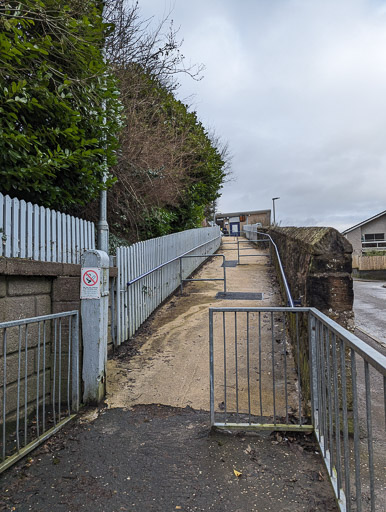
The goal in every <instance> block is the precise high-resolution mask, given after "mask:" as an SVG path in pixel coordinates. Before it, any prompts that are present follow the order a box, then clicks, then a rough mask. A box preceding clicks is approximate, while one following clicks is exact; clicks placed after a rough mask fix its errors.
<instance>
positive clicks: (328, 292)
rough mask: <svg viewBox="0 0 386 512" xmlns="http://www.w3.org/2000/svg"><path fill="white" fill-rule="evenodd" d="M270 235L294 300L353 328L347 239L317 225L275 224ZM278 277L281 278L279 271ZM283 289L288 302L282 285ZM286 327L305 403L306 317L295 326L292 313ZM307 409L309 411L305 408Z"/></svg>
mask: <svg viewBox="0 0 386 512" xmlns="http://www.w3.org/2000/svg"><path fill="white" fill-rule="evenodd" d="M269 234H270V235H271V236H272V238H273V240H274V241H275V243H276V245H277V247H278V250H279V254H280V259H281V261H282V264H283V267H284V272H285V275H286V278H287V281H288V285H289V288H290V291H291V295H292V297H293V299H294V300H295V301H296V303H297V304H299V305H301V306H310V307H315V308H317V309H318V310H320V311H321V312H323V313H325V314H326V315H327V316H329V317H330V318H331V319H333V320H335V321H336V322H338V323H339V324H341V325H342V326H343V327H345V328H346V329H353V327H354V315H353V310H352V307H353V300H354V293H353V282H352V276H351V271H352V246H351V244H350V243H349V242H348V241H347V240H346V238H345V237H344V236H343V235H341V234H340V233H339V232H338V231H336V230H335V229H333V228H318V227H307V228H295V227H285V228H278V227H275V228H272V229H270V231H269ZM274 261H275V259H274ZM278 276H279V281H280V274H279V272H278ZM281 284H282V283H281ZM282 292H283V298H285V299H284V300H285V302H287V301H286V296H285V293H284V287H283V285H282ZM288 328H289V336H290V339H291V340H292V342H293V343H292V348H293V353H294V359H295V361H296V362H297V361H298V360H299V362H300V367H301V368H300V374H301V376H302V378H301V380H302V393H303V397H304V398H305V403H306V404H309V399H310V369H309V333H308V319H307V318H306V316H305V315H300V317H299V322H298V325H296V320H295V315H289V323H288ZM297 328H298V329H299V347H300V350H299V354H297V342H296V339H297V338H296V330H297ZM298 356H299V357H298ZM349 377H350V375H349V371H348V373H347V378H348V379H349ZM348 401H349V405H350V404H351V396H348ZM306 411H307V412H308V413H309V410H307V407H306Z"/></svg>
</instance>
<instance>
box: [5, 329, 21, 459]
mask: <svg viewBox="0 0 386 512" xmlns="http://www.w3.org/2000/svg"><path fill="white" fill-rule="evenodd" d="M18 334H19V336H18V338H19V343H18V365H17V397H16V449H17V452H18V453H19V451H20V381H21V340H22V330H21V325H19V329H18ZM4 353H5V352H4ZM4 424H5V418H4Z"/></svg>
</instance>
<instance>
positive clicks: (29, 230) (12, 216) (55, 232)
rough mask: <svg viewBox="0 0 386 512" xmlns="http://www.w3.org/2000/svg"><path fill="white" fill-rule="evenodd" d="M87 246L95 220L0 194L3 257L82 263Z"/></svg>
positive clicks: (92, 241) (92, 242) (92, 238)
mask: <svg viewBox="0 0 386 512" xmlns="http://www.w3.org/2000/svg"><path fill="white" fill-rule="evenodd" d="M87 249H95V226H94V223H92V222H88V221H86V220H83V219H80V218H78V217H72V216H70V215H66V214H65V213H60V212H57V211H55V210H50V209H48V208H44V207H43V206H38V205H37V204H32V203H26V202H25V201H19V199H16V198H14V199H11V198H10V197H9V196H4V195H3V194H1V193H0V256H5V257H6V258H28V259H32V260H38V261H52V262H59V263H76V264H79V263H80V256H81V254H82V253H83V252H84V251H85V250H87Z"/></svg>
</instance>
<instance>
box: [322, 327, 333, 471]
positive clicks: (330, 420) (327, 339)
mask: <svg viewBox="0 0 386 512" xmlns="http://www.w3.org/2000/svg"><path fill="white" fill-rule="evenodd" d="M323 331H324V333H325V335H324V338H325V342H326V354H327V398H328V432H329V452H330V474H332V471H333V466H334V444H333V443H334V440H333V439H334V431H333V417H332V415H333V412H332V396H331V358H330V333H329V331H328V329H327V328H326V327H325V326H323ZM326 441H327V438H326Z"/></svg>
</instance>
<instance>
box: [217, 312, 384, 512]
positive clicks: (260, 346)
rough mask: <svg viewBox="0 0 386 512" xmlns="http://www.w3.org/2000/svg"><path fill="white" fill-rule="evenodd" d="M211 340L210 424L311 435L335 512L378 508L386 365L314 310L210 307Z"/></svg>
mask: <svg viewBox="0 0 386 512" xmlns="http://www.w3.org/2000/svg"><path fill="white" fill-rule="evenodd" d="M209 340H210V417H211V424H212V426H214V427H217V428H222V429H224V428H225V429H232V428H236V429H241V430H248V429H251V430H253V429H254V430H271V431H272V430H284V431H289V430H292V431H293V430H295V431H296V430H298V431H305V430H308V431H313V432H314V433H315V437H316V439H317V442H318V444H319V448H320V452H321V455H322V457H323V460H324V462H325V466H326V469H327V471H328V474H329V476H330V480H331V483H332V486H333V488H334V492H335V496H336V498H337V501H338V504H339V507H340V510H342V511H351V510H356V511H359V512H360V511H363V512H364V511H367V510H369V511H371V512H373V511H382V510H383V508H382V507H383V505H384V503H385V502H386V494H385V493H386V479H385V472H384V462H385V454H386V440H385V439H386V437H385V431H386V357H384V356H383V355H382V354H380V353H379V352H377V351H376V350H374V349H372V348H371V347H370V346H369V345H367V344H365V343H364V342H362V341H361V340H360V339H359V338H357V337H356V336H354V335H353V334H352V333H350V332H349V331H347V330H346V329H344V328H343V327H341V326H340V325H338V324H337V323H336V322H334V321H332V320H331V319H329V318H328V317H327V316H326V315H324V314H322V313H321V312H320V311H318V310H316V309H314V308H292V307H289V308H211V309H210V310H209ZM374 448H376V449H374Z"/></svg>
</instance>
